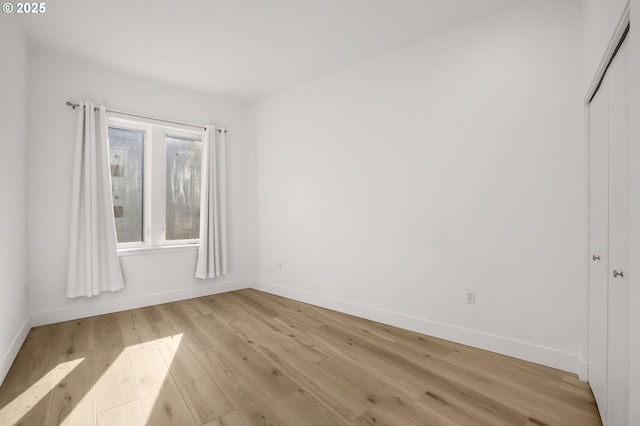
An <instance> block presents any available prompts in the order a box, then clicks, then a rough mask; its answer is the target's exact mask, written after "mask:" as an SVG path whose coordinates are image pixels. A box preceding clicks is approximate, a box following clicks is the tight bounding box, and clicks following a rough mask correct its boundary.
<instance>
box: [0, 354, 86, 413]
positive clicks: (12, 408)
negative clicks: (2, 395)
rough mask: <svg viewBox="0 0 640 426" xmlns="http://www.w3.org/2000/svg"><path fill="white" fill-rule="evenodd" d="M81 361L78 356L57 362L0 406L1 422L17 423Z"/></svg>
mask: <svg viewBox="0 0 640 426" xmlns="http://www.w3.org/2000/svg"><path fill="white" fill-rule="evenodd" d="M83 361H84V358H78V359H74V360H72V361H67V362H62V363H60V364H58V365H57V366H56V367H54V368H52V369H51V371H49V372H48V373H47V374H45V375H44V376H42V377H41V378H40V380H38V381H37V382H35V383H34V384H33V385H31V386H30V387H29V388H28V389H27V390H25V391H24V392H22V393H21V394H20V395H19V396H17V397H16V398H14V399H13V401H11V402H10V403H8V404H7V405H5V406H4V407H2V408H1V409H0V419H2V421H3V424H4V422H6V424H15V423H17V422H18V420H20V419H21V418H22V417H24V416H25V415H26V414H27V413H29V411H30V410H31V409H32V408H33V407H35V406H36V405H37V404H38V403H39V402H40V401H42V400H43V399H44V398H45V397H46V396H47V395H48V394H49V393H50V392H51V390H52V389H53V388H55V387H56V386H57V385H58V384H59V383H60V382H62V381H63V380H64V378H65V377H67V376H68V375H69V374H70V373H71V372H72V371H73V370H74V369H75V368H76V367H78V365H80V363H82V362H83ZM61 372H62V374H61Z"/></svg>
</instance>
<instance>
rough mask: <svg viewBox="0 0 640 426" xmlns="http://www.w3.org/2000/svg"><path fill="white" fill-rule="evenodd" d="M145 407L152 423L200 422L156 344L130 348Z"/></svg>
mask: <svg viewBox="0 0 640 426" xmlns="http://www.w3.org/2000/svg"><path fill="white" fill-rule="evenodd" d="M126 353H127V356H128V358H129V362H130V364H131V370H132V371H133V375H134V377H135V380H136V387H137V389H138V395H139V397H140V402H141V403H142V410H143V412H144V415H145V418H146V420H147V422H148V423H149V424H153V425H172V424H173V425H175V424H179V425H192V424H196V423H195V421H194V419H193V416H192V415H191V412H190V411H189V408H188V407H187V405H186V403H185V402H184V399H183V398H182V395H181V394H180V391H179V390H178V387H177V386H176V384H175V382H174V381H173V378H172V377H171V375H170V374H169V369H168V367H167V366H166V364H165V363H164V360H163V358H162V355H161V354H160V351H159V350H158V348H157V347H156V346H155V345H149V346H143V347H139V348H137V349H133V350H130V351H127V352H126Z"/></svg>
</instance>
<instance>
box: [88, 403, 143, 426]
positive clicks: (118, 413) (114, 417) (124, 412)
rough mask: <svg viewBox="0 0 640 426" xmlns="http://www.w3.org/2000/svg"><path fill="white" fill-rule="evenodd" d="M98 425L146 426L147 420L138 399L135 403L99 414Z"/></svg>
mask: <svg viewBox="0 0 640 426" xmlns="http://www.w3.org/2000/svg"><path fill="white" fill-rule="evenodd" d="M96 425H97V426H116V425H127V426H144V425H146V420H145V418H144V413H143V412H142V405H140V401H139V400H138V399H136V400H135V401H131V402H128V403H126V404H122V405H119V406H117V407H113V408H110V409H109V410H106V411H103V412H101V413H98V415H97V417H96Z"/></svg>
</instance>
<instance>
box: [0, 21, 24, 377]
mask: <svg viewBox="0 0 640 426" xmlns="http://www.w3.org/2000/svg"><path fill="white" fill-rule="evenodd" d="M0 58H2V66H0V93H2V96H0V129H2V135H1V136H0V152H1V153H2V154H1V155H0V159H1V160H0V163H1V165H0V182H2V185H1V187H0V199H1V200H2V207H1V208H0V223H2V237H0V271H2V275H1V278H0V288H1V289H2V297H0V383H2V380H3V379H4V377H5V375H6V374H7V371H8V370H9V367H10V366H11V363H12V362H13V359H14V357H15V355H16V353H17V352H18V350H19V349H20V346H21V345H22V342H23V340H24V338H25V336H26V333H27V332H28V331H29V321H28V318H29V304H28V296H27V288H26V286H27V277H28V232H27V151H28V149H27V83H28V81H29V70H28V63H27V62H28V49H27V42H26V39H25V37H24V36H23V33H22V30H21V29H20V27H19V26H18V22H17V20H14V19H11V18H8V17H5V18H4V19H2V22H1V23H0Z"/></svg>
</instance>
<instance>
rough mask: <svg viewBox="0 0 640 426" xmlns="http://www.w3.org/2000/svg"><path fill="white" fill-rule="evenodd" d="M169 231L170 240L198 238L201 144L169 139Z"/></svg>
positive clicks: (167, 230)
mask: <svg viewBox="0 0 640 426" xmlns="http://www.w3.org/2000/svg"><path fill="white" fill-rule="evenodd" d="M165 146H166V179H167V181H166V183H167V185H166V191H167V192H166V230H165V238H166V239H167V240H190V239H197V238H199V232H200V161H201V146H202V143H201V142H200V141H199V140H193V139H184V138H177V137H171V136H167V137H166V138H165Z"/></svg>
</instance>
